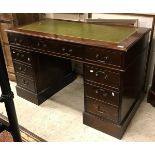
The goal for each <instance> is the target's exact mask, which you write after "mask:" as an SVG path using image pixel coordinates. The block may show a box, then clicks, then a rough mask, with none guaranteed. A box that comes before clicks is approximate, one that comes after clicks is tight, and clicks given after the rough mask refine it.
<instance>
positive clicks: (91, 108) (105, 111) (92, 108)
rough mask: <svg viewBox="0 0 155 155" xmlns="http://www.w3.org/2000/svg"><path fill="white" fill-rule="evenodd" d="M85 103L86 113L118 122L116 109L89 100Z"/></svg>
mask: <svg viewBox="0 0 155 155" xmlns="http://www.w3.org/2000/svg"><path fill="white" fill-rule="evenodd" d="M85 102H86V103H85V107H86V109H85V111H86V112H89V113H92V114H95V115H98V116H100V117H104V118H107V119H110V120H112V121H115V122H118V109H117V108H115V107H113V106H111V105H107V104H104V103H102V102H98V101H96V100H93V99H90V98H86V99H85Z"/></svg>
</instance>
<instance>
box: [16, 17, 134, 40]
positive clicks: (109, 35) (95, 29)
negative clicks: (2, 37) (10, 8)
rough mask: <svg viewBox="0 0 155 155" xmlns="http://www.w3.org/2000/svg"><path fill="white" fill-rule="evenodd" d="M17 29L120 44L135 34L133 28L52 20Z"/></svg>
mask: <svg viewBox="0 0 155 155" xmlns="http://www.w3.org/2000/svg"><path fill="white" fill-rule="evenodd" d="M19 29H22V30H29V31H35V32H43V33H48V34H57V35H61V36H70V37H76V38H85V39H90V40H98V41H104V42H112V43H120V42H121V41H123V40H124V39H126V38H128V37H129V36H131V35H132V34H133V33H134V32H136V28H133V27H123V26H112V25H111V26H109V25H96V24H89V23H81V22H73V21H63V20H52V19H46V20H43V21H40V22H35V23H32V24H29V25H25V26H22V27H19Z"/></svg>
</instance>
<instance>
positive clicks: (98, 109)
mask: <svg viewBox="0 0 155 155" xmlns="http://www.w3.org/2000/svg"><path fill="white" fill-rule="evenodd" d="M97 111H98V112H99V113H101V114H105V113H106V110H103V109H102V110H101V107H100V106H97Z"/></svg>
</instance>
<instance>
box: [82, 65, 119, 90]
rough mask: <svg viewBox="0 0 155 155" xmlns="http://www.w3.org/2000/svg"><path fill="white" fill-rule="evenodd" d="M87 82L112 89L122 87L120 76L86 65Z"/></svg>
mask: <svg viewBox="0 0 155 155" xmlns="http://www.w3.org/2000/svg"><path fill="white" fill-rule="evenodd" d="M84 70H85V80H90V81H94V82H97V83H100V84H103V85H108V86H111V87H115V88H119V87H120V74H119V73H115V72H112V71H109V70H106V69H103V68H101V67H96V66H92V65H85V66H84Z"/></svg>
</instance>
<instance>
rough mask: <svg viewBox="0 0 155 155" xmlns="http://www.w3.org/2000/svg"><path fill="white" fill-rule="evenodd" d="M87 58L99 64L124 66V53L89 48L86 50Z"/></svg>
mask: <svg viewBox="0 0 155 155" xmlns="http://www.w3.org/2000/svg"><path fill="white" fill-rule="evenodd" d="M85 58H86V60H89V61H93V62H96V63H98V64H109V65H114V66H118V67H121V66H122V53H120V52H119V51H116V50H111V49H105V48H96V47H89V48H87V49H86V53H85Z"/></svg>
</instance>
